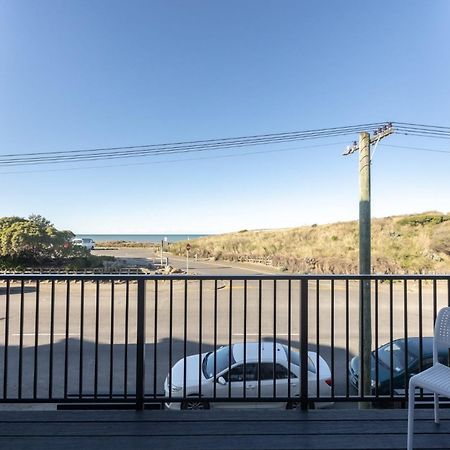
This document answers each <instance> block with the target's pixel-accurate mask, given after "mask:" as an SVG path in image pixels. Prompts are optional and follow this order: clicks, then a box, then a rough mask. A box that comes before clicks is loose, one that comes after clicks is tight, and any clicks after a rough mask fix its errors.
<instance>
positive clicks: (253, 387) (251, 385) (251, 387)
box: [247, 384, 256, 389]
mask: <svg viewBox="0 0 450 450" xmlns="http://www.w3.org/2000/svg"><path fill="white" fill-rule="evenodd" d="M247 389H256V386H254V385H253V384H247Z"/></svg>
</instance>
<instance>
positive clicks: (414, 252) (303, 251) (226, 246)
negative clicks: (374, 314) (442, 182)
mask: <svg viewBox="0 0 450 450" xmlns="http://www.w3.org/2000/svg"><path fill="white" fill-rule="evenodd" d="M449 221H450V215H445V214H442V213H438V212H428V213H422V214H415V215H407V216H395V217H386V218H383V219H374V220H373V221H372V264H373V270H374V272H376V273H387V274H389V273H442V272H449V271H450V244H449V242H450V226H449V225H450V222H449ZM185 244H186V243H185V242H180V243H175V244H172V245H171V251H172V252H173V253H175V254H184V251H185ZM190 244H191V246H192V250H191V253H192V254H197V255H198V256H199V257H204V258H213V259H216V260H217V259H225V260H238V259H239V258H240V257H249V258H270V259H271V260H272V261H273V265H275V266H277V267H279V268H280V270H289V271H292V272H301V273H357V272H358V223H357V222H356V221H354V222H341V223H335V224H328V225H317V226H316V225H313V226H307V227H298V228H291V229H283V230H270V231H267V230H266V231H247V230H244V231H242V232H238V233H229V234H224V235H219V236H210V237H205V238H200V239H196V240H192V241H190Z"/></svg>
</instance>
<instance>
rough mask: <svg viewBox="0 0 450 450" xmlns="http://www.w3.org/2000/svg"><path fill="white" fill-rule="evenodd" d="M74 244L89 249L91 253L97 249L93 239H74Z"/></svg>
mask: <svg viewBox="0 0 450 450" xmlns="http://www.w3.org/2000/svg"><path fill="white" fill-rule="evenodd" d="M72 244H73V245H79V246H81V247H84V248H87V249H88V250H89V251H91V250H93V249H94V248H95V242H94V241H93V239H91V238H74V239H72Z"/></svg>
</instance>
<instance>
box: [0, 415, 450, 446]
mask: <svg viewBox="0 0 450 450" xmlns="http://www.w3.org/2000/svg"><path fill="white" fill-rule="evenodd" d="M406 428H407V413H406V411H405V410H362V411H359V410H342V409H340V410H318V411H308V412H301V411H273V410H272V411H270V410H258V409H256V410H211V411H192V412H191V411H180V412H177V411H144V412H134V411H93V410H89V411H0V448H4V449H8V450H18V449H24V450H25V449H26V450H30V449H43V450H44V449H45V450H50V449H64V450H70V449H77V450H81V449H83V450H91V449H92V450H101V449H109V450H116V449H117V450H119V449H120V450H124V449H177V450H178V449H234V450H238V449H382V448H383V449H387V448H389V449H398V448H405V446H406ZM415 430H416V434H415V448H427V449H434V448H441V449H442V448H450V410H448V409H447V410H441V424H440V425H435V424H434V422H433V411H432V410H421V409H419V410H417V411H416V423H415Z"/></svg>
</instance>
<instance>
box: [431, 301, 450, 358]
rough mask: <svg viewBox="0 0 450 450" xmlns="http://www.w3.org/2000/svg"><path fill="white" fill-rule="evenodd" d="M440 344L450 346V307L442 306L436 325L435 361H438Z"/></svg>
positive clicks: (434, 341)
mask: <svg viewBox="0 0 450 450" xmlns="http://www.w3.org/2000/svg"><path fill="white" fill-rule="evenodd" d="M439 346H442V347H446V348H450V307H446V308H442V309H441V310H440V311H439V313H438V315H437V317H436V323H435V326H434V340H433V363H434V364H436V363H437V362H438V348H439Z"/></svg>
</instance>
